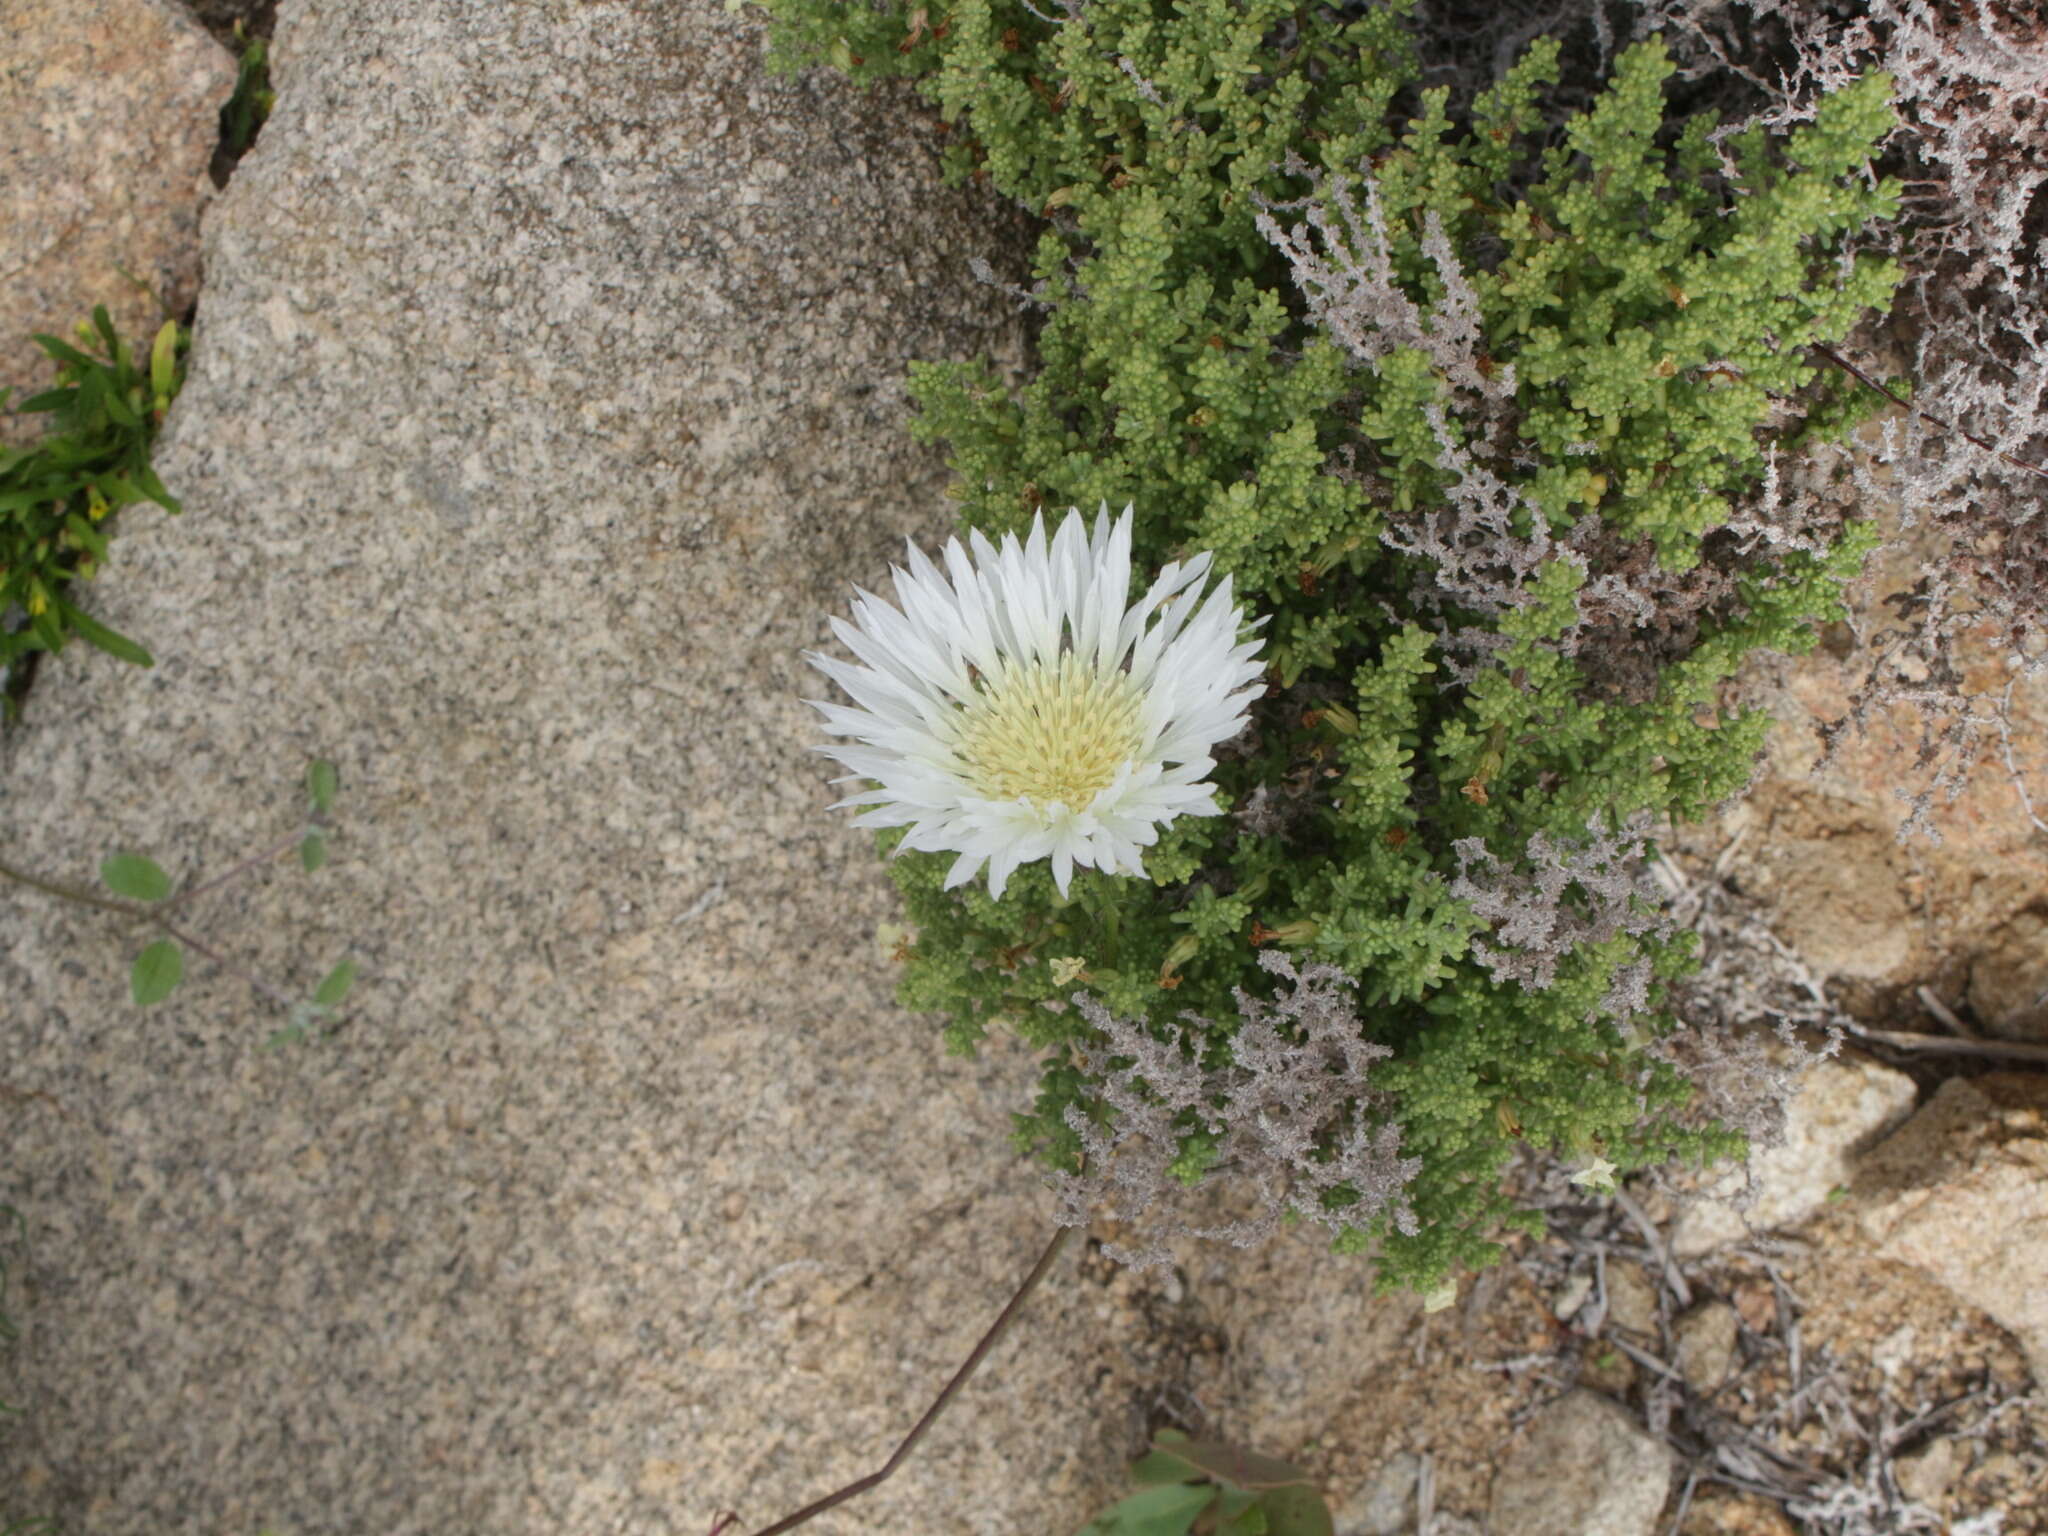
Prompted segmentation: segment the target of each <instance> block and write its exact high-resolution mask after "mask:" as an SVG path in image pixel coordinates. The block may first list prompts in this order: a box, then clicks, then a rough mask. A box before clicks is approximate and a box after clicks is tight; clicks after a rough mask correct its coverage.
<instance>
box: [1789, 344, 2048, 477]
mask: <svg viewBox="0 0 2048 1536" xmlns="http://www.w3.org/2000/svg"><path fill="white" fill-rule="evenodd" d="M1813 350H1814V351H1815V352H1818V353H1819V354H1820V355H1821V356H1822V357H1824V358H1826V359H1827V360H1828V361H1829V362H1831V363H1833V364H1834V365H1835V366H1836V367H1837V368H1839V369H1841V370H1842V372H1844V373H1846V374H1848V375H1849V377H1850V378H1852V379H1855V380H1856V381H1857V382H1858V383H1860V384H1864V385H1867V386H1868V387H1869V388H1871V389H1874V390H1876V391H1877V392H1878V393H1879V394H1880V395H1883V396H1884V397H1885V399H1887V400H1889V401H1891V403H1892V404H1893V405H1898V406H1903V407H1905V408H1906V409H1907V410H1909V411H1911V412H1912V413H1913V414H1914V415H1915V416H1918V417H1919V418H1920V419H1921V420H1922V421H1927V422H1932V423H1933V424H1934V425H1935V426H1937V427H1939V428H1941V430H1942V431H1944V432H1953V433H1955V434H1956V435H1957V436H1958V437H1961V438H1965V439H1967V440H1968V441H1970V442H1973V443H1975V444H1976V445H1977V446H1978V447H1979V448H1982V449H1983V450H1984V451H1985V452H1986V453H1988V454H1992V455H1994V456H1995V457H1997V458H2001V459H2003V460H2005V462H2006V463H2008V464H2010V465H2012V466H2013V468H2015V469H2024V470H2026V471H2027V472H2028V473H2029V474H2033V475H2039V476H2041V477H2042V478H2043V479H2044V480H2048V468H2044V467H2043V466H2041V465H2039V464H2029V463H2028V462H2027V461H2026V460H2025V459H2016V458H2014V457H2013V456H2012V455H2011V454H2009V453H2007V452H2005V451H2004V450H2003V449H2002V448H1999V447H1997V446H1996V445H1995V444H1992V443H1987V442H1986V441H1985V440H1984V439H1983V438H1981V437H1979V436H1978V435H1977V434H1976V433H1974V432H1971V431H1969V430H1967V429H1965V428H1963V427H1959V426H1957V425H1956V424H1955V423H1954V422H1952V421H1943V420H1942V419H1941V418H1940V417H1939V416H1936V415H1934V414H1933V413H1932V412H1929V411H1923V410H1921V409H1920V407H1919V406H1917V405H1915V404H1914V403H1913V402H1912V401H1910V400H1907V399H1904V398H1902V397H1901V396H1899V395H1896V394H1894V393H1892V391H1891V390H1890V389H1889V388H1887V387H1886V386H1885V385H1883V384H1880V383H1878V381H1877V380H1876V379H1873V378H1872V377H1871V376H1870V375H1869V374H1867V373H1865V372H1864V371H1863V370H1862V369H1861V368H1858V367H1857V366H1856V365H1855V364H1854V363H1852V362H1850V361H1849V359H1847V358H1846V357H1844V356H1842V354H1841V353H1839V352H1837V351H1836V350H1835V349H1834V348H1833V347H1830V346H1828V345H1826V344H1825V343H1823V342H1818V341H1817V342H1815V343H1814V344H1813Z"/></svg>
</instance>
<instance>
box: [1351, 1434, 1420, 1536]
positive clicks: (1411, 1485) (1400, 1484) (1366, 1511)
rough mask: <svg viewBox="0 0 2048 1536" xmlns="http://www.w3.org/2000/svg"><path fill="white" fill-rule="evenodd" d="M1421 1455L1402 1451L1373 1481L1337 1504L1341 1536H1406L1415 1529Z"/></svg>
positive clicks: (1395, 1455)
mask: <svg viewBox="0 0 2048 1536" xmlns="http://www.w3.org/2000/svg"><path fill="white" fill-rule="evenodd" d="M1421 1477H1422V1458H1421V1457H1420V1456H1418V1455H1416V1454H1415V1453H1414V1452H1413V1451H1400V1452H1397V1453H1396V1454H1394V1455H1393V1456H1390V1457H1388V1458H1387V1460H1386V1462H1385V1463H1384V1464H1383V1465H1382V1466H1380V1468H1379V1469H1378V1470H1377V1471H1375V1472H1374V1473H1373V1475H1372V1480H1371V1481H1370V1482H1368V1483H1366V1484H1365V1485H1364V1486H1363V1487H1361V1488H1359V1489H1358V1490H1357V1491H1356V1492H1354V1493H1353V1494H1352V1495H1351V1497H1350V1498H1348V1499H1346V1500H1345V1501H1344V1502H1343V1503H1342V1504H1341V1505H1339V1506H1338V1508H1337V1510H1336V1512H1335V1521H1336V1526H1337V1530H1338V1532H1339V1536H1407V1533H1408V1532H1410V1531H1412V1530H1414V1529H1415V1520H1416V1508H1415V1500H1416V1493H1417V1491H1418V1485H1419V1483H1420V1480H1421Z"/></svg>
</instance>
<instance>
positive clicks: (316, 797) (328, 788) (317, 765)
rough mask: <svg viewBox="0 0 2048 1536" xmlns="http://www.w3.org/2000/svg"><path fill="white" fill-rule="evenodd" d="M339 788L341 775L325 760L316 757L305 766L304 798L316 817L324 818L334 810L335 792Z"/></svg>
mask: <svg viewBox="0 0 2048 1536" xmlns="http://www.w3.org/2000/svg"><path fill="white" fill-rule="evenodd" d="M340 788H341V775H340V774H338V773H336V772H335V770H334V764H332V763H330V762H329V761H327V759H326V758H324V757H316V758H314V759H313V761H312V762H311V763H309V764H308V765H307V766H306V796H307V798H308V799H310V800H311V801H312V802H313V811H314V813H315V814H316V815H320V816H325V815H326V814H327V813H328V812H329V811H331V810H333V809H334V795H335V791H336V790H338V789H340Z"/></svg>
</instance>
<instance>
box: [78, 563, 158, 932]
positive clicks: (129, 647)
mask: <svg viewBox="0 0 2048 1536" xmlns="http://www.w3.org/2000/svg"><path fill="white" fill-rule="evenodd" d="M57 611H58V612H59V613H61V614H63V615H64V622H65V623H67V624H69V625H70V626H71V627H72V628H73V629H75V630H76V631H78V635H79V638H80V639H82V640H84V641H86V642H88V643H89V644H92V645H96V646H98V647H99V648H100V649H101V650H103V651H105V652H106V653H107V654H108V655H109V656H112V657H115V658H117V659H119V660H121V661H126V662H132V663H134V664H135V665H136V666H138V667H153V666H155V665H156V658H155V657H154V656H152V655H150V654H149V652H147V651H145V650H144V649H143V648H142V647H141V646H139V645H137V644H136V643H135V642H134V641H133V640H130V639H129V638H128V637H127V636H126V635H121V634H116V633H115V632H114V631H113V630H111V629H109V628H107V626H106V625H104V624H102V623H100V621H99V620H98V619H95V618H92V617H91V616H90V615H88V614H86V613H83V612H81V611H80V610H79V609H78V608H76V607H74V606H73V605H72V604H70V603H67V602H66V601H64V599H63V598H61V597H60V598H58V599H57ZM140 899H142V900H145V901H153V900H156V899H157V898H155V897H143V898H140Z"/></svg>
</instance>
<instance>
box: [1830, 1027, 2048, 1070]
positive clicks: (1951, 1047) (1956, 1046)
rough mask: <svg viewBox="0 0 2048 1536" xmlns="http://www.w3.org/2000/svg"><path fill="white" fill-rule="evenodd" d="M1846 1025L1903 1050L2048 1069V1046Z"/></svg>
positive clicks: (1880, 1043)
mask: <svg viewBox="0 0 2048 1536" xmlns="http://www.w3.org/2000/svg"><path fill="white" fill-rule="evenodd" d="M1845 1023H1846V1027H1847V1028H1848V1030H1849V1032H1850V1033H1851V1034H1853V1035H1856V1036H1857V1037H1859V1038H1861V1039H1864V1040H1875V1041H1876V1042H1877V1043H1878V1044H1879V1045H1889V1046H1893V1047H1895V1048H1896V1049H1898V1050H1901V1051H1946V1052H1948V1053H1949V1054H1951V1055H1955V1056H1989V1057H1993V1058H2002V1059H2004V1060H2007V1061H2032V1062H2038V1063H2040V1064H2041V1065H2044V1066H2048V1045H2035V1044H2032V1043H2030V1042H2028V1041H2024V1040H1983V1039H1978V1040H1957V1039H1951V1038H1950V1037H1949V1036H1947V1035H1916V1034H1909V1033H1907V1032H1906V1031H1904V1030H1898V1029H1865V1028H1864V1027H1863V1026H1862V1025H1860V1024H1856V1023H1853V1022H1847V1021H1845Z"/></svg>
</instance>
